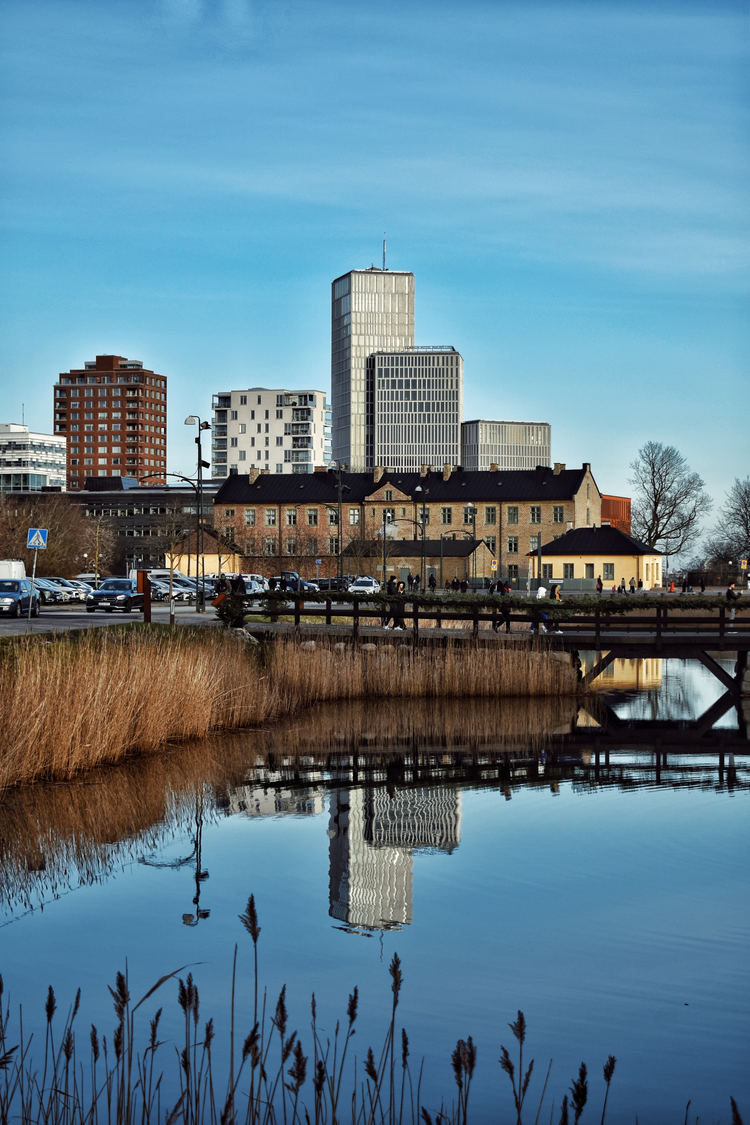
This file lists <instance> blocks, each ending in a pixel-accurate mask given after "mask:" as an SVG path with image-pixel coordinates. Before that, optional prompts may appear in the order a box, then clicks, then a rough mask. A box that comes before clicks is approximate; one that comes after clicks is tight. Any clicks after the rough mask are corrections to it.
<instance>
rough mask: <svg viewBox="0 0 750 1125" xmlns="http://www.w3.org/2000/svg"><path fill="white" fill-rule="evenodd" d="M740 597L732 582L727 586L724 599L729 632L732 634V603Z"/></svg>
mask: <svg viewBox="0 0 750 1125" xmlns="http://www.w3.org/2000/svg"><path fill="white" fill-rule="evenodd" d="M741 597H742V594H741V593H740V591H739V590H735V588H734V582H730V583H729V585H728V586H727V592H726V599H727V605H728V606H729V632H732V633H733V632H734V629H733V628H732V626H733V625H734V611H735V608H736V607H735V604H734V603H735V602H736V601H737V600H738V598H741Z"/></svg>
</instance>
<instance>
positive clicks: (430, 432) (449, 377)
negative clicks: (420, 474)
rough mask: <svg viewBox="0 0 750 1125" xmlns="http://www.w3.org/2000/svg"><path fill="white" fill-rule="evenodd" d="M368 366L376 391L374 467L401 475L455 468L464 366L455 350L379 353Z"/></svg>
mask: <svg viewBox="0 0 750 1125" xmlns="http://www.w3.org/2000/svg"><path fill="white" fill-rule="evenodd" d="M368 363H369V365H370V370H371V372H372V381H373V383H374V386H375V451H374V457H375V464H376V465H382V466H383V468H388V469H396V470H399V471H404V472H408V471H409V470H411V471H414V470H416V469H419V468H420V467H421V466H422V465H433V466H435V467H436V468H437V467H438V466H440V467H442V466H443V465H445V464H448V465H457V464H458V463H459V456H460V452H461V415H462V412H463V386H464V361H463V359H462V358H461V356H460V355H459V353H458V352H457V351H456V349H455V348H450V347H418V348H406V349H403V350H393V351H380V352H376V353H375V355H373V356H370V358H369V360H368Z"/></svg>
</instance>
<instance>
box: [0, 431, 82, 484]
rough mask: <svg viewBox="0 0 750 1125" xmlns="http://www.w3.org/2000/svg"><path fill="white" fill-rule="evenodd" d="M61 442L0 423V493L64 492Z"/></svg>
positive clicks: (62, 446)
mask: <svg viewBox="0 0 750 1125" xmlns="http://www.w3.org/2000/svg"><path fill="white" fill-rule="evenodd" d="M65 469H66V461H65V438H64V437H61V436H58V435H56V434H36V433H32V431H31V430H30V429H29V427H28V426H19V425H17V424H16V423H15V422H2V423H0V492H40V491H41V490H42V489H43V488H61V489H62V490H63V491H65Z"/></svg>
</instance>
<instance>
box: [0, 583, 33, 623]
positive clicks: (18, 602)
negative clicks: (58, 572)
mask: <svg viewBox="0 0 750 1125" xmlns="http://www.w3.org/2000/svg"><path fill="white" fill-rule="evenodd" d="M30 599H31V582H30V581H29V579H28V578H0V612H2V613H7V614H8V616H9V617H20V616H21V614H22V613H28V612H29V600H30ZM40 602H41V598H40V596H39V591H38V590H36V589H35V590H34V599H33V601H32V603H31V616H32V617H38V616H39V603H40Z"/></svg>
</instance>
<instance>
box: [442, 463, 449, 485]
mask: <svg viewBox="0 0 750 1125" xmlns="http://www.w3.org/2000/svg"><path fill="white" fill-rule="evenodd" d="M450 479H451V467H450V465H449V464H448V462H447V461H446V463H445V464H444V465H443V480H450Z"/></svg>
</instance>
